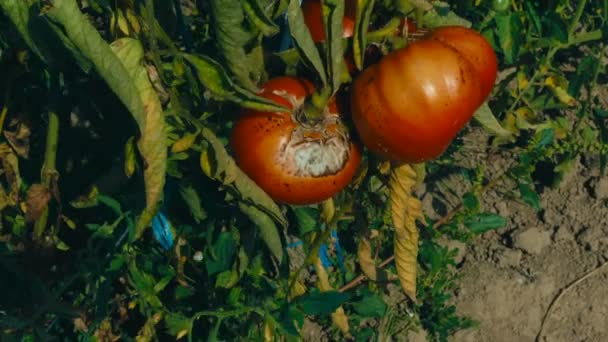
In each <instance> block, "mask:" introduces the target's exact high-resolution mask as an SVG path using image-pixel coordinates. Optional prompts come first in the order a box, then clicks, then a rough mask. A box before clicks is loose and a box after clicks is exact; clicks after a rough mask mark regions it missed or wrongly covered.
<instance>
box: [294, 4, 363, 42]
mask: <svg viewBox="0 0 608 342" xmlns="http://www.w3.org/2000/svg"><path fill="white" fill-rule="evenodd" d="M355 11H356V7H355V2H354V1H353V0H347V1H346V4H345V8H344V19H342V36H343V37H344V38H349V37H352V36H353V34H354V31H355V15H356V12H355ZM302 12H303V13H304V22H305V23H306V26H307V27H308V30H309V31H310V35H311V36H312V40H313V41H314V42H315V43H320V42H323V41H325V26H324V25H323V16H322V12H321V1H320V0H305V1H304V2H303V3H302Z"/></svg>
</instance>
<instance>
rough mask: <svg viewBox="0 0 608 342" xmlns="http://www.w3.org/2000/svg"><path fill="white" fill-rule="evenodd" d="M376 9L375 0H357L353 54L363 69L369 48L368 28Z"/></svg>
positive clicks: (356, 63) (357, 63) (358, 66)
mask: <svg viewBox="0 0 608 342" xmlns="http://www.w3.org/2000/svg"><path fill="white" fill-rule="evenodd" d="M373 9H374V0H357V17H356V21H355V32H354V37H353V56H354V59H355V65H356V66H357V68H358V69H359V70H362V69H363V57H364V55H365V49H366V48H367V30H368V27H369V20H370V17H371V15H372V11H373Z"/></svg>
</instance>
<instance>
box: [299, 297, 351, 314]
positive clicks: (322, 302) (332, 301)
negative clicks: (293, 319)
mask: <svg viewBox="0 0 608 342" xmlns="http://www.w3.org/2000/svg"><path fill="white" fill-rule="evenodd" d="M350 297H351V296H350V294H347V293H341V292H338V291H327V292H315V293H310V294H306V295H303V296H300V297H298V298H297V299H296V300H295V302H296V304H297V305H298V306H299V307H301V308H302V310H303V311H304V313H305V314H307V315H326V314H330V313H332V312H334V311H336V309H337V308H338V307H339V306H340V305H342V304H343V303H344V302H346V301H347V300H349V299H350Z"/></svg>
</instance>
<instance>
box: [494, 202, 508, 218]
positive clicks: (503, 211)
mask: <svg viewBox="0 0 608 342" xmlns="http://www.w3.org/2000/svg"><path fill="white" fill-rule="evenodd" d="M494 208H496V211H497V212H498V215H500V216H502V217H509V216H511V211H510V210H509V207H508V206H507V203H506V202H498V203H496V204H494Z"/></svg>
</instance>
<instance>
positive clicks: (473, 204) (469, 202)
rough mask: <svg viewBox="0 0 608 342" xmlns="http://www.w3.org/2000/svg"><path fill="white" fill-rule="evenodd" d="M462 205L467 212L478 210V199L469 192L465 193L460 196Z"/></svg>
mask: <svg viewBox="0 0 608 342" xmlns="http://www.w3.org/2000/svg"><path fill="white" fill-rule="evenodd" d="M462 204H463V205H464V207H465V208H466V209H467V210H471V211H473V210H478V209H479V199H477V196H475V195H474V194H473V193H471V192H467V193H465V194H464V196H462Z"/></svg>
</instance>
